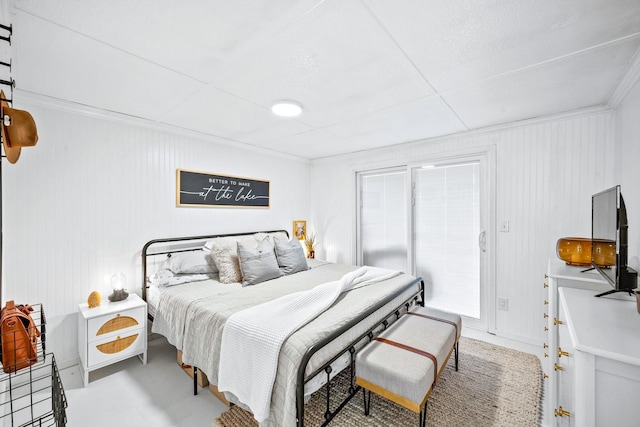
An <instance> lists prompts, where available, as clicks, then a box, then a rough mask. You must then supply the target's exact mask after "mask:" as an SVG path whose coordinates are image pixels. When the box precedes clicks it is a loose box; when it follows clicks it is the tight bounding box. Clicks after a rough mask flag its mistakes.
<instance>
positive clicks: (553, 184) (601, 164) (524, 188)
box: [311, 109, 616, 344]
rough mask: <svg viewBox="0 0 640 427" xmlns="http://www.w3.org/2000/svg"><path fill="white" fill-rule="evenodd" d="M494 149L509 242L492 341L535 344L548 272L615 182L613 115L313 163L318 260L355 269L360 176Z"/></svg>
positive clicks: (503, 241) (503, 252)
mask: <svg viewBox="0 0 640 427" xmlns="http://www.w3.org/2000/svg"><path fill="white" fill-rule="evenodd" d="M488 146H493V147H495V150H496V169H495V173H496V188H495V189H493V190H492V191H495V203H496V205H495V208H496V209H495V210H496V218H495V219H496V221H497V222H498V223H499V222H500V221H502V220H508V221H509V222H510V232H509V233H499V232H496V233H495V236H489V244H492V242H493V243H494V244H495V248H494V249H495V254H496V257H495V280H496V282H495V295H496V296H501V297H507V298H509V310H508V311H496V312H495V313H490V316H496V317H495V321H496V323H495V325H496V334H498V335H501V336H504V337H509V338H514V339H517V340H521V341H524V342H529V343H533V344H539V343H541V342H542V339H543V326H544V323H543V318H542V313H543V306H542V303H543V300H544V289H543V286H542V284H543V282H544V273H545V271H546V266H547V260H548V258H549V257H555V243H556V241H557V239H558V238H559V237H563V236H586V237H588V236H590V224H591V194H592V193H594V192H596V191H599V190H601V189H605V188H607V187H609V186H611V185H613V184H615V182H614V170H615V168H614V163H615V152H616V151H615V138H614V126H613V113H612V112H610V111H605V110H602V109H598V110H589V111H584V112H578V113H574V114H571V115H565V116H562V117H559V116H558V117H555V118H550V119H546V120H536V121H529V122H526V123H517V124H512V125H509V126H502V127H499V128H494V129H489V130H485V131H482V132H476V133H471V134H463V135H459V136H453V137H448V138H439V139H436V140H431V141H418V142H414V143H410V144H403V145H399V146H394V147H389V148H384V149H379V150H371V151H366V152H360V153H356V154H351V155H346V156H337V157H331V158H325V159H320V160H316V161H313V163H312V173H311V186H312V192H313V194H314V195H315V197H314V199H313V200H312V202H311V203H312V212H311V219H312V223H313V225H314V226H315V227H316V231H317V232H318V236H319V240H320V241H321V243H320V246H321V248H319V250H318V251H317V252H316V253H317V254H318V256H320V257H326V258H327V259H329V260H331V261H339V262H355V260H356V253H355V251H356V248H355V231H354V230H355V222H356V214H355V206H356V205H355V191H356V190H355V188H356V182H355V171H356V170H366V169H374V168H379V167H386V166H394V165H404V164H407V163H414V162H417V161H421V160H427V159H429V158H434V157H442V156H444V155H447V153H452V152H456V151H469V150H474V149H479V148H482V147H488Z"/></svg>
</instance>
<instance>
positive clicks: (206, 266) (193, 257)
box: [164, 250, 218, 274]
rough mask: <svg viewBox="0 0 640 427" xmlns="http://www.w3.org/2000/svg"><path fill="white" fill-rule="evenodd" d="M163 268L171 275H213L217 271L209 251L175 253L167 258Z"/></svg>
mask: <svg viewBox="0 0 640 427" xmlns="http://www.w3.org/2000/svg"><path fill="white" fill-rule="evenodd" d="M164 268H166V269H167V270H170V271H171V272H172V273H173V274H213V273H215V272H217V271H218V269H217V268H216V266H215V264H214V262H213V259H212V258H211V253H210V252H209V251H202V250H196V251H189V252H176V253H173V254H171V256H170V257H168V258H167V260H166V261H165V264H164Z"/></svg>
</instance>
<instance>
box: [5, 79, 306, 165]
mask: <svg viewBox="0 0 640 427" xmlns="http://www.w3.org/2000/svg"><path fill="white" fill-rule="evenodd" d="M13 104H14V106H16V107H15V108H24V106H23V105H22V104H27V105H33V106H39V107H44V108H48V109H52V110H57V111H64V112H67V113H71V114H77V115H80V116H85V117H91V118H95V119H99V120H105V121H109V122H113V123H120V124H124V125H129V126H136V127H141V128H146V129H150V130H155V131H159V132H164V133H170V134H173V135H178V136H184V137H188V138H195V139H200V140H205V141H211V142H214V143H216V144H221V145H225V146H228V147H233V148H236V149H239V150H247V151H251V152H253V153H258V154H262V155H268V156H272V157H279V158H284V159H289V160H295V161H299V162H303V163H310V162H311V160H310V159H307V158H305V157H300V156H295V155H293V154H288V153H283V152H281V151H275V150H270V149H268V148H263V147H259V146H257V145H252V144H248V143H246V142H241V141H236V140H233V139H229V138H225V137H222V136H217V135H210V134H206V133H202V132H196V131H193V130H189V129H185V128H181V127H177V126H172V125H169V124H166V123H160V122H154V121H152V120H148V119H143V118H141V117H136V116H130V115H127V114H122V113H117V112H115V111H109V110H103V109H100V108H95V107H91V106H88V105H84V104H78V103H75V102H70V101H65V100H62V99H59V98H54V97H50V96H46V95H41V94H37V93H34V92H28V91H24V90H19V89H15V90H14V103H13Z"/></svg>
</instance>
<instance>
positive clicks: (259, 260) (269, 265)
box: [238, 238, 282, 286]
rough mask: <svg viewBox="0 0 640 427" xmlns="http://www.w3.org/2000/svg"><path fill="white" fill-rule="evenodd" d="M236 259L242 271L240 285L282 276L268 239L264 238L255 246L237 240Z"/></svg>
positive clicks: (253, 283)
mask: <svg viewBox="0 0 640 427" xmlns="http://www.w3.org/2000/svg"><path fill="white" fill-rule="evenodd" d="M238 259H239V260H240V271H241V272H242V286H247V285H255V284H257V283H261V282H265V281H267V280H271V279H275V278H278V277H280V276H282V272H281V271H280V268H278V261H277V260H276V254H275V253H274V252H273V246H272V243H271V242H270V239H268V238H267V239H264V240H263V241H262V242H261V243H260V244H259V245H258V247H257V248H253V247H251V245H248V244H246V243H243V242H238Z"/></svg>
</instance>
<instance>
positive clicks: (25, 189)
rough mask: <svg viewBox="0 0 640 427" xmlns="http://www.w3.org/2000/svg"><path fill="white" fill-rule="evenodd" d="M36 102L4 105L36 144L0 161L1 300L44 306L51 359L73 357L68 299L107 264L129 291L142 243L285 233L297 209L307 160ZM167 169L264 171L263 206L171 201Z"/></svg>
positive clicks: (99, 286) (93, 285)
mask: <svg viewBox="0 0 640 427" xmlns="http://www.w3.org/2000/svg"><path fill="white" fill-rule="evenodd" d="M19 95H20V94H19V93H18V94H16V101H18V100H19V99H21V97H20V96H19ZM24 95H25V96H23V97H22V99H24V98H27V95H28V94H24ZM37 100H38V99H37V98H36V101H35V102H34V101H33V100H32V101H31V102H30V103H22V104H20V103H18V102H17V103H16V108H21V109H26V110H28V111H30V112H31V114H32V115H33V116H34V118H35V120H36V123H37V127H38V133H39V136H40V139H39V142H38V144H37V146H36V147H33V148H28V149H23V152H22V156H21V158H20V160H19V162H18V163H17V164H15V165H11V164H9V163H8V162H6V161H4V160H3V163H2V185H3V205H4V224H3V226H4V280H3V287H4V289H3V299H4V300H7V299H15V300H16V301H18V302H29V303H37V302H41V303H43V304H44V307H45V312H46V315H47V320H48V327H47V345H48V350H49V351H54V352H55V354H56V358H57V359H58V361H59V363H60V365H62V366H65V365H68V364H71V363H75V362H76V360H77V332H76V313H77V306H78V304H79V303H81V302H85V301H86V299H87V296H88V295H89V293H90V292H91V291H93V290H98V291H100V292H101V293H102V295H103V297H104V298H106V296H107V295H108V294H109V293H110V277H111V275H112V274H114V273H117V272H119V271H122V272H124V273H125V274H126V276H127V283H128V286H127V287H128V289H129V291H138V290H139V289H140V286H141V283H142V278H141V270H140V251H141V249H142V246H143V245H144V244H145V242H147V241H148V240H150V239H153V238H159V237H169V236H187V235H201V234H215V233H227V232H241V231H251V230H267V229H274V228H278V229H280V228H284V229H286V230H289V229H290V228H291V223H292V220H295V219H301V218H306V217H307V214H308V202H309V192H308V184H309V162H308V161H307V160H301V159H296V158H293V157H287V156H280V157H278V156H274V155H265V154H263V153H260V152H255V151H249V150H247V149H245V148H242V147H240V148H237V147H234V146H233V143H230V142H229V141H221V140H215V139H212V138H204V137H201V138H199V137H196V136H193V135H187V134H184V133H183V134H180V133H172V132H169V131H167V129H159V128H157V127H155V128H154V127H153V126H146V125H144V124H142V123H137V122H136V121H135V120H120V119H115V118H114V117H111V116H109V117H104V116H102V115H101V113H99V112H95V111H89V110H86V111H85V110H82V109H80V111H75V110H77V107H74V109H68V108H66V106H64V105H61V106H60V108H58V107H56V104H55V102H54V103H52V105H49V103H47V102H42V103H39V102H37ZM177 168H185V169H192V170H200V171H205V172H212V173H219V174H225V175H235V176H245V177H251V178H258V179H263V180H270V181H271V200H270V203H271V207H270V208H269V209H229V208H227V209H224V208H222V209H221V208H186V207H180V208H178V207H176V206H175V198H176V197H175V194H176V193H175V192H176V169H177Z"/></svg>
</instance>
